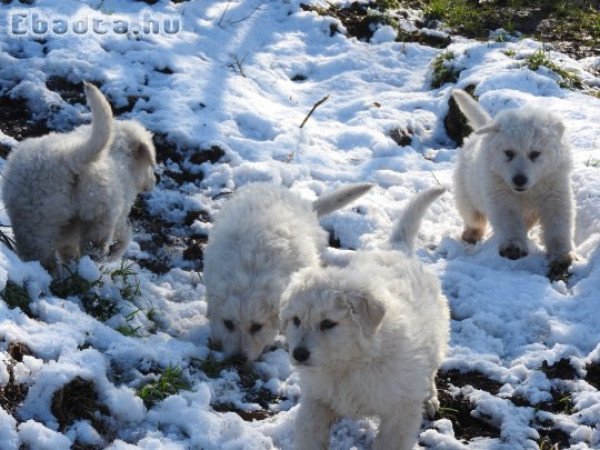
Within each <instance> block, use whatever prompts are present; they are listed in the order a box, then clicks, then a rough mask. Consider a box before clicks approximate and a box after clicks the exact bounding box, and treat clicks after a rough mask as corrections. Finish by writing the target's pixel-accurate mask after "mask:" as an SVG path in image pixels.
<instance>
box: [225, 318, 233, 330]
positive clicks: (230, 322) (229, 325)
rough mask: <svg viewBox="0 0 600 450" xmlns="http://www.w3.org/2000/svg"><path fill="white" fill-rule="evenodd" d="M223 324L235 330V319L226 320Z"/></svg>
mask: <svg viewBox="0 0 600 450" xmlns="http://www.w3.org/2000/svg"><path fill="white" fill-rule="evenodd" d="M223 325H225V328H227V329H228V330H229V331H233V330H234V329H235V325H234V324H233V320H224V321H223Z"/></svg>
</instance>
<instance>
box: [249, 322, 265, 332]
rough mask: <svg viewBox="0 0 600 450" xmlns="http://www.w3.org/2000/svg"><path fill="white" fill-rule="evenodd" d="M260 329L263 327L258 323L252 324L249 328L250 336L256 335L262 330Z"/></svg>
mask: <svg viewBox="0 0 600 450" xmlns="http://www.w3.org/2000/svg"><path fill="white" fill-rule="evenodd" d="M262 327H263V326H262V324H260V323H253V324H252V325H251V326H250V334H254V333H258V332H259V331H260V330H261V329H262Z"/></svg>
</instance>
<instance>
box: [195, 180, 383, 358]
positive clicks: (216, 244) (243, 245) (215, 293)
mask: <svg viewBox="0 0 600 450" xmlns="http://www.w3.org/2000/svg"><path fill="white" fill-rule="evenodd" d="M369 189H371V185H370V184H359V185H352V186H348V187H344V188H342V189H339V190H337V191H335V192H333V193H332V194H329V195H325V196H324V197H322V198H321V199H319V200H317V201H316V202H314V203H312V204H311V203H310V202H308V201H306V200H303V199H302V198H300V197H299V196H298V195H296V194H294V193H292V192H291V191H290V190H289V189H286V188H284V187H280V186H274V185H268V184H253V185H250V186H248V187H245V188H243V189H241V190H240V191H239V192H238V193H236V194H235V195H234V197H233V198H232V199H231V200H230V201H228V202H227V203H226V204H225V206H224V207H223V209H222V210H221V211H220V213H219V215H218V216H217V218H216V220H215V223H214V226H213V228H212V230H211V231H210V234H209V239H208V244H207V246H206V249H205V251H204V274H203V275H204V283H205V286H206V297H207V301H208V313H207V315H208V318H209V320H210V329H211V339H212V340H213V341H215V342H220V343H221V344H222V346H223V350H224V352H225V354H226V355H227V356H237V357H241V358H242V359H249V360H255V359H257V358H258V357H259V356H260V355H261V353H262V352H263V350H264V349H265V347H267V346H268V345H270V344H272V343H273V341H274V339H275V337H276V336H277V334H278V332H279V302H280V298H281V294H282V293H283V290H284V289H285V288H286V286H287V284H288V282H289V278H290V276H291V275H292V273H294V272H295V271H297V270H299V269H301V268H304V267H307V266H313V265H316V266H318V265H319V264H320V251H321V249H323V248H325V247H326V245H327V233H326V232H325V231H324V230H323V229H322V228H321V227H320V226H319V221H318V217H320V216H323V215H325V214H329V213H331V212H333V211H335V210H336V209H339V208H341V207H343V206H344V205H346V204H348V203H350V202H351V201H353V200H355V199H356V198H358V197H360V196H361V195H363V194H365V193H366V192H367V191H368V190H369Z"/></svg>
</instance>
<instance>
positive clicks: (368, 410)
mask: <svg viewBox="0 0 600 450" xmlns="http://www.w3.org/2000/svg"><path fill="white" fill-rule="evenodd" d="M444 191H445V189H443V188H436V189H431V190H429V191H426V192H423V193H421V194H419V195H417V196H415V197H414V198H413V199H412V200H411V202H410V203H409V206H408V207H407V209H406V210H405V212H404V214H403V216H402V218H401V219H400V220H399V222H398V224H397V225H396V228H395V230H394V232H393V235H392V239H391V244H392V247H395V248H392V249H389V250H371V251H359V252H357V253H356V255H355V256H354V258H353V260H352V261H351V263H350V265H349V266H348V267H345V268H339V267H327V268H318V267H312V268H307V269H304V270H302V271H300V272H298V273H297V274H296V275H294V276H293V277H292V281H291V282H290V285H289V287H288V289H287V290H286V291H285V293H284V295H283V303H282V312H281V320H282V326H283V327H284V329H285V330H286V337H287V342H288V345H289V349H290V358H291V361H292V363H293V364H294V365H295V367H296V369H297V370H298V373H299V375H300V387H301V395H300V406H299V410H298V413H297V417H296V422H295V425H294V446H295V448H296V449H311V450H313V449H324V448H328V441H329V430H330V426H331V424H332V422H333V421H334V420H335V419H336V418H337V417H339V416H349V417H354V418H356V417H361V416H379V418H380V426H379V432H378V434H377V437H376V440H375V448H376V449H380V450H391V449H398V450H409V449H411V448H412V447H413V446H414V444H415V443H416V441H417V437H418V431H419V425H420V423H421V419H422V415H423V407H424V406H425V408H426V411H427V413H428V414H429V415H430V416H433V415H434V414H435V412H436V410H437V409H438V407H439V402H438V399H437V390H436V387H435V375H436V372H437V370H438V368H439V366H440V364H441V362H442V360H443V358H444V356H445V354H446V348H447V345H448V338H449V319H450V317H449V311H448V306H447V302H446V299H445V297H444V296H443V295H442V293H441V289H440V283H439V281H438V280H437V278H436V277H435V276H434V275H433V274H432V273H430V272H429V271H427V270H426V269H425V268H424V267H423V265H422V264H420V262H419V261H418V260H416V259H414V258H411V257H410V253H411V252H412V245H413V241H414V238H415V236H416V234H417V231H418V227H419V224H420V221H421V218H422V216H423V215H424V213H425V211H426V209H427V207H428V206H429V205H430V203H431V202H432V201H433V200H435V199H436V198H437V197H438V196H440V195H441V194H442V193H443V192H444Z"/></svg>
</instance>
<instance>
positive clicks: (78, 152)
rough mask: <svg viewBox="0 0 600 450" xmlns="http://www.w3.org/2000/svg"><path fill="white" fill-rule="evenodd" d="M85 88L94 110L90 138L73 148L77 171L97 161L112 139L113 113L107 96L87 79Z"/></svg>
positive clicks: (84, 84) (91, 107) (84, 83)
mask: <svg viewBox="0 0 600 450" xmlns="http://www.w3.org/2000/svg"><path fill="white" fill-rule="evenodd" d="M83 89H84V91H85V96H86V98H87V102H88V105H89V106H90V109H91V110H92V130H91V133H90V136H89V138H88V139H87V140H86V141H84V142H83V143H82V144H81V145H78V146H77V148H75V149H73V155H72V164H73V168H74V169H75V170H76V171H77V170H78V169H82V168H83V167H85V166H87V165H88V164H89V163H91V162H93V161H95V160H96V159H97V158H98V157H99V156H100V153H101V152H102V150H103V149H105V148H106V147H108V145H109V144H110V142H111V140H112V121H113V115H112V111H111V109H110V105H109V103H108V101H107V100H106V97H104V95H103V94H102V92H100V89H98V88H97V87H96V86H94V85H93V84H91V83H88V82H86V81H84V82H83Z"/></svg>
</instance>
